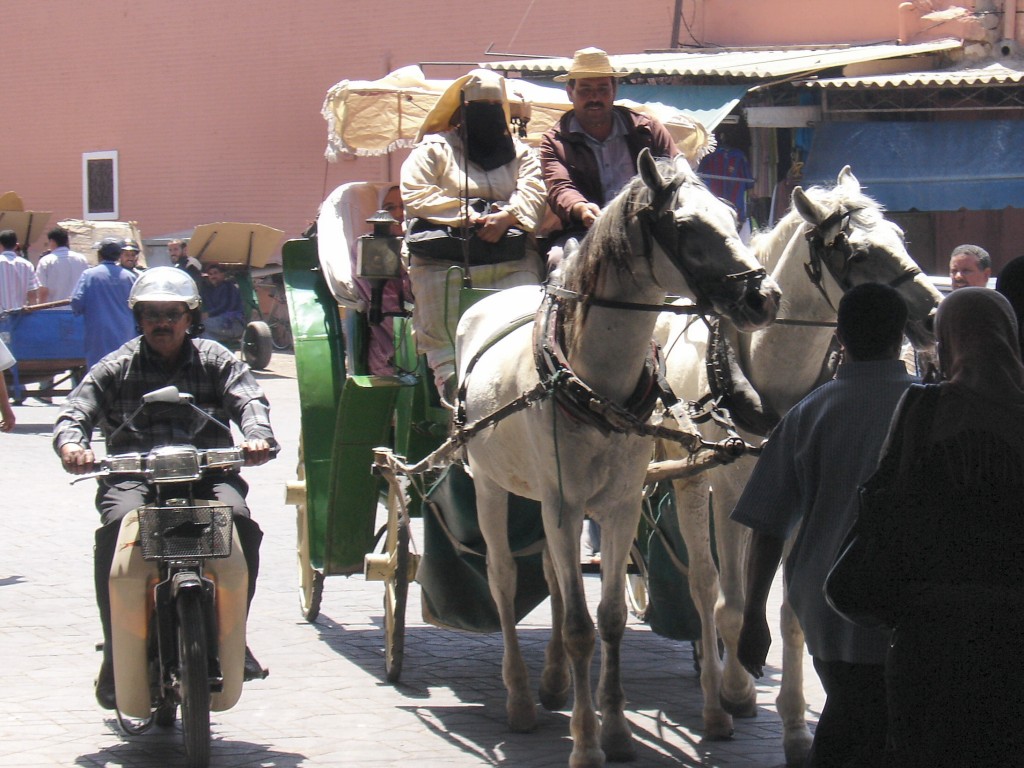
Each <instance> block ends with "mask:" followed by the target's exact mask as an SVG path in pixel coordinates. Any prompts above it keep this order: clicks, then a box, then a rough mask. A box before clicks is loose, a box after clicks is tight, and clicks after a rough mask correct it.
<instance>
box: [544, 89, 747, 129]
mask: <svg viewBox="0 0 1024 768" xmlns="http://www.w3.org/2000/svg"><path fill="white" fill-rule="evenodd" d="M532 82H535V83H538V84H539V85H547V86H550V87H553V88H564V87H565V83H556V82H555V81H554V80H543V79H536V80H533V81H532ZM749 89H750V85H630V84H629V83H619V87H618V89H617V91H616V94H615V97H616V98H618V99H632V100H633V101H635V102H638V103H640V104H651V103H659V104H665V105H666V106H669V107H675V108H676V109H678V110H680V111H682V112H686V113H687V114H688V115H690V116H691V117H693V118H695V119H697V120H699V121H700V124H701V125H703V126H704V127H705V128H706V129H707V130H708V131H709V132H714V130H715V128H717V127H718V124H719V123H720V122H722V120H723V119H725V116H726V115H728V114H729V113H730V112H732V110H733V107H735V106H736V105H737V104H739V102H740V99H742V98H743V96H744V95H745V94H746V93H747V91H748V90H749Z"/></svg>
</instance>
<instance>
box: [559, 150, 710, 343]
mask: <svg viewBox="0 0 1024 768" xmlns="http://www.w3.org/2000/svg"><path fill="white" fill-rule="evenodd" d="M656 163H657V168H658V173H659V175H660V176H661V178H662V179H672V180H673V183H675V181H676V177H677V176H683V177H684V178H687V173H686V170H682V171H680V169H679V168H677V167H676V165H675V163H674V162H673V161H672V160H666V159H658V160H656ZM687 168H689V166H687ZM689 177H690V178H692V181H693V182H694V183H697V184H700V183H702V182H700V180H699V179H698V178H697V176H696V174H694V173H693V171H692V170H691V171H690V173H689ZM677 186H678V184H677ZM651 197H652V193H651V190H650V188H649V187H648V186H647V185H646V184H645V183H644V180H643V178H641V176H640V175H639V174H637V175H636V176H634V177H633V179H632V180H631V181H630V182H629V183H628V184H627V185H626V186H625V187H624V188H623V189H622V191H621V192H620V193H619V194H618V195H616V197H615V199H613V200H612V201H611V202H610V203H609V204H608V205H607V206H606V207H605V208H604V210H602V212H601V215H600V216H598V217H597V221H596V222H594V226H593V227H591V228H590V230H588V231H587V234H586V236H585V237H584V238H583V240H582V241H581V242H580V246H579V248H578V249H577V250H576V251H575V253H571V254H570V253H566V258H565V260H564V261H563V262H562V264H563V266H562V285H563V286H565V287H566V288H567V289H569V290H571V291H576V292H577V293H579V294H580V295H582V296H590V295H592V294H593V293H594V291H595V290H596V289H597V286H598V283H599V281H600V279H601V270H603V269H607V268H615V269H617V270H619V271H620V272H627V273H629V274H633V255H634V254H633V250H634V249H633V244H632V243H631V241H630V233H631V230H630V225H631V224H632V223H633V222H634V221H635V220H636V215H637V213H638V212H639V211H641V210H642V209H644V208H646V207H647V206H648V205H650V204H651ZM644 257H645V258H646V259H647V261H648V262H650V261H651V260H652V258H653V254H651V253H650V252H648V253H645V254H644ZM580 304H581V302H576V301H573V302H569V303H568V304H567V305H566V307H565V312H564V315H563V318H564V321H565V328H566V329H567V334H566V337H567V340H570V339H571V335H572V334H571V329H572V328H574V327H575V326H576V323H577V321H578V320H582V318H583V317H585V315H586V307H585V306H584V307H581V306H580ZM570 343H571V341H570Z"/></svg>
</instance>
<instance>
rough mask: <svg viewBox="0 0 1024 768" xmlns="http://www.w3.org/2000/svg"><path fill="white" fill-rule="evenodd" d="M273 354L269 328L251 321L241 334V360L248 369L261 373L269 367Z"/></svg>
mask: <svg viewBox="0 0 1024 768" xmlns="http://www.w3.org/2000/svg"><path fill="white" fill-rule="evenodd" d="M273 354H274V341H273V338H272V337H271V335H270V326H268V325H267V324H266V323H264V322H263V321H262V320H253V321H252V322H251V323H249V324H248V325H247V326H245V330H244V331H243V332H242V359H243V360H245V362H246V363H247V364H248V365H249V367H250V368H252V369H254V370H257V371H262V370H265V369H266V367H267V366H268V365H270V358H271V356H272V355H273Z"/></svg>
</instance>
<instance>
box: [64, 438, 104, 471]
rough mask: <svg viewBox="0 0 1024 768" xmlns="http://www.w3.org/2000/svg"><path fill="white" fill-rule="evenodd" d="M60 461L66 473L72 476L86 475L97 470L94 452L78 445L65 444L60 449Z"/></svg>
mask: <svg viewBox="0 0 1024 768" xmlns="http://www.w3.org/2000/svg"><path fill="white" fill-rule="evenodd" d="M60 460H61V463H62V464H63V465H64V471H65V472H70V473H71V474H72V475H84V474H86V473H87V472H92V471H93V469H95V467H94V465H95V463H96V456H95V454H93V452H92V450H91V449H89V448H85V447H83V446H81V445H79V444H78V443H65V444H64V445H62V446H61V447H60Z"/></svg>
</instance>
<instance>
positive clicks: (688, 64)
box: [480, 38, 962, 80]
mask: <svg viewBox="0 0 1024 768" xmlns="http://www.w3.org/2000/svg"><path fill="white" fill-rule="evenodd" d="M961 45H962V43H961V41H960V40H956V39H952V38H948V39H944V40H934V41H932V42H928V43H915V44H912V45H898V44H896V43H885V44H880V45H851V46H832V47H821V48H788V49H785V50H775V51H766V50H743V51H728V50H726V51H716V52H708V51H701V52H699V53H690V52H684V51H669V52H665V53H637V54H620V55H612V56H611V57H610V58H611V62H612V66H613V67H615V68H616V69H618V70H620V71H622V72H629V73H631V74H637V75H690V76H694V75H710V76H718V77H749V78H758V79H763V80H770V79H774V78H778V77H788V76H790V75H797V74H800V73H802V72H817V71H820V70H823V69H829V68H831V67H842V66H846V65H847V64H856V63H858V62H862V61H877V60H879V59H891V58H898V57H904V56H913V55H915V54H921V53H933V52H936V51H948V50H953V49H955V48H959V47H961ZM571 64H572V59H568V58H554V59H519V60H514V61H490V62H484V63H482V64H481V65H480V66H482V67H486V68H488V69H496V70H498V71H500V72H506V73H507V72H519V73H521V74H523V75H533V76H541V77H543V76H551V75H557V74H561V73H563V72H567V71H568V70H569V66H570V65H571Z"/></svg>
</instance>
